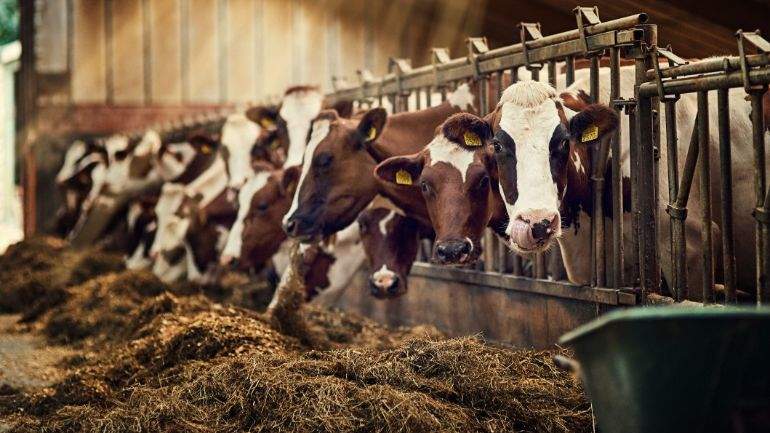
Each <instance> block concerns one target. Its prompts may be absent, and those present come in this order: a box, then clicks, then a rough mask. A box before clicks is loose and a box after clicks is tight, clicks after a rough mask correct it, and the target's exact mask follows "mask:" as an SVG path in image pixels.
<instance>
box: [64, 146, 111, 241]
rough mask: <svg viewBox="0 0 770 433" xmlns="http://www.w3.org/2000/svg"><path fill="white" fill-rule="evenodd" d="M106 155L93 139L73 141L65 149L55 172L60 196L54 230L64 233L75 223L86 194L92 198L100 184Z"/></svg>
mask: <svg viewBox="0 0 770 433" xmlns="http://www.w3.org/2000/svg"><path fill="white" fill-rule="evenodd" d="M106 162H107V155H106V152H105V150H104V148H103V147H101V146H98V145H97V144H96V143H95V141H93V140H87V141H80V140H78V141H75V142H74V143H72V145H71V146H70V147H69V148H68V149H67V152H66V153H65V155H64V162H63V163H62V166H61V169H60V170H59V172H58V173H57V174H56V185H57V186H58V188H59V190H60V191H61V193H62V194H63V195H64V202H63V204H62V207H61V208H60V209H59V211H58V214H57V222H56V231H57V233H59V234H60V235H61V236H65V235H67V233H69V231H70V230H72V228H73V227H74V226H75V224H76V222H77V220H78V218H79V217H80V214H81V211H83V210H84V208H85V207H87V203H86V200H87V198H88V197H89V196H92V197H95V196H96V195H97V194H98V192H99V190H100V189H101V186H102V185H103V183H104V173H105V171H106Z"/></svg>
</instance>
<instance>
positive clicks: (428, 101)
mask: <svg viewBox="0 0 770 433" xmlns="http://www.w3.org/2000/svg"><path fill="white" fill-rule="evenodd" d="M432 106H433V89H431V87H430V86H427V87H426V88H425V108H428V107H432Z"/></svg>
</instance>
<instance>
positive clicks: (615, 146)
mask: <svg viewBox="0 0 770 433" xmlns="http://www.w3.org/2000/svg"><path fill="white" fill-rule="evenodd" d="M618 99H620V49H619V48H617V47H612V48H610V101H612V102H614V101H617V100H618ZM613 108H615V110H616V111H618V115H620V112H619V110H618V109H617V107H613ZM620 139H621V137H620V127H618V128H617V130H616V131H615V135H614V136H613V137H612V145H611V146H612V184H611V186H610V187H611V188H612V245H613V254H612V279H613V287H614V288H615V289H618V288H620V287H622V286H623V285H624V284H625V276H624V270H623V267H624V266H625V265H624V263H623V173H622V170H621V158H620V153H621V151H620Z"/></svg>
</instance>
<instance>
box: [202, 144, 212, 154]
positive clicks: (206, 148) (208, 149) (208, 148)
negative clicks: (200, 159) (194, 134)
mask: <svg viewBox="0 0 770 433" xmlns="http://www.w3.org/2000/svg"><path fill="white" fill-rule="evenodd" d="M201 153H202V154H204V155H208V154H209V153H211V146H209V145H208V144H205V145H203V147H201Z"/></svg>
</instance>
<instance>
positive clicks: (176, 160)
mask: <svg viewBox="0 0 770 433" xmlns="http://www.w3.org/2000/svg"><path fill="white" fill-rule="evenodd" d="M193 158H195V148H194V147H193V145H192V144H190V143H188V142H181V143H170V144H167V145H166V150H165V152H163V155H161V157H160V161H158V173H159V174H160V176H161V178H162V179H163V180H164V181H166V182H168V181H171V180H174V179H176V178H177V177H179V176H180V175H181V174H182V173H184V171H185V169H186V168H187V166H188V165H189V164H190V162H192V160H193Z"/></svg>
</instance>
